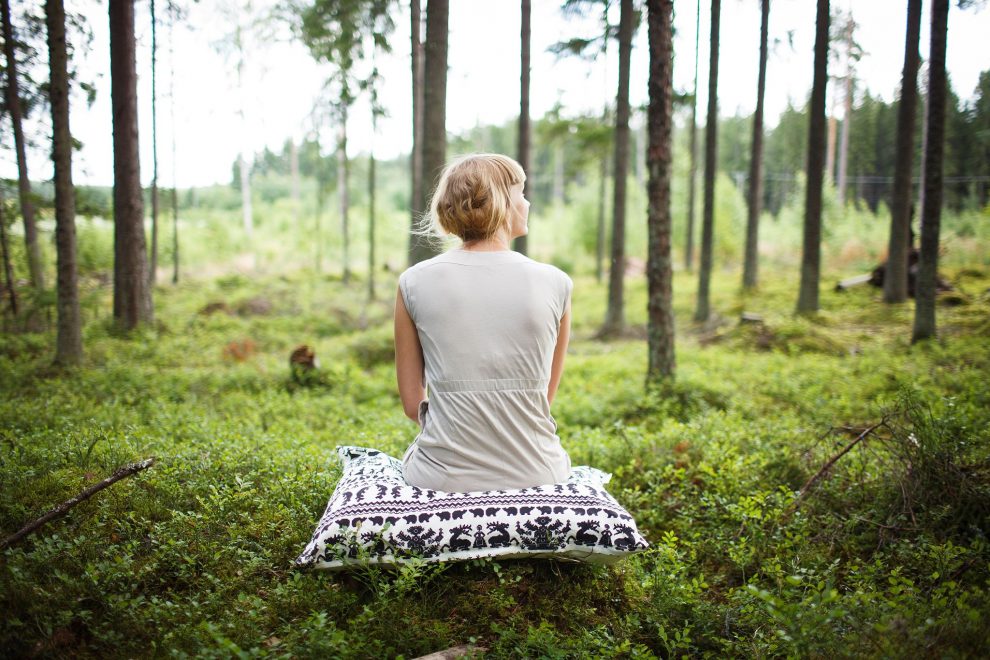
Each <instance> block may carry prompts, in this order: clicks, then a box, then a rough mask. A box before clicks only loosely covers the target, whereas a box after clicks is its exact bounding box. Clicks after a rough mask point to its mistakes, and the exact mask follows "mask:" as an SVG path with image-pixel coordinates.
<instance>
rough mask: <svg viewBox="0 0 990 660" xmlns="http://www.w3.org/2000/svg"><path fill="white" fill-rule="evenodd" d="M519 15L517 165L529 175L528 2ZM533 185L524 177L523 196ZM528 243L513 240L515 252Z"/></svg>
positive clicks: (523, 5) (524, 248) (522, 3)
mask: <svg viewBox="0 0 990 660" xmlns="http://www.w3.org/2000/svg"><path fill="white" fill-rule="evenodd" d="M520 1H521V7H520V14H521V18H522V21H521V27H520V29H519V43H520V47H519V60H520V63H521V66H520V73H519V136H518V137H519V149H518V154H519V164H520V165H522V168H523V171H525V172H526V173H527V175H528V174H529V160H530V158H529V157H530V137H531V135H532V129H531V128H530V123H529V71H530V65H529V43H530V25H529V22H530V15H531V14H532V8H531V7H530V0H520ZM532 188H533V185H532V183H530V181H529V177H528V176H527V177H526V184H525V187H524V189H523V194H524V195H526V196H527V198H528V197H529V195H530V193H531V192H532ZM527 245H528V241H527V240H526V236H525V235H524V236H520V237H518V238H517V239H516V240H515V248H516V251H517V252H521V253H523V254H526V248H527Z"/></svg>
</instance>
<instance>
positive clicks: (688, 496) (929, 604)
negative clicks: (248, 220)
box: [0, 263, 990, 658]
mask: <svg viewBox="0 0 990 660" xmlns="http://www.w3.org/2000/svg"><path fill="white" fill-rule="evenodd" d="M778 273H779V277H774V276H776V275H778ZM946 274H947V275H948V276H949V278H950V279H951V280H952V281H953V282H954V283H956V285H957V288H958V289H961V290H963V291H966V292H967V293H968V294H969V295H971V296H972V299H971V301H970V302H968V303H967V304H965V305H960V306H944V307H940V308H939V314H940V318H941V322H942V323H943V327H944V336H943V337H942V338H941V339H940V340H939V342H937V343H926V344H922V345H916V346H911V345H910V344H909V341H908V337H907V332H908V331H907V328H908V327H909V318H908V317H909V315H910V309H909V308H908V307H899V308H894V309H890V308H887V307H885V306H884V305H883V304H882V303H880V302H879V293H878V292H877V291H876V289H873V288H872V287H861V288H857V289H853V290H852V291H849V292H847V293H845V294H839V293H830V294H825V295H824V297H823V303H824V306H825V309H824V310H823V312H822V313H821V315H820V316H819V317H817V318H816V319H814V320H803V319H800V318H798V319H795V317H793V316H792V314H791V309H790V304H791V297H792V289H793V286H792V285H793V281H792V277H793V275H792V274H790V273H788V272H787V271H786V270H784V269H779V270H777V271H775V272H772V273H771V274H770V278H771V280H770V281H774V282H776V283H775V284H773V285H769V286H767V287H766V289H765V290H763V291H761V292H760V295H759V296H758V297H750V298H744V297H741V296H740V295H739V294H738V293H737V292H736V291H735V278H731V281H730V278H728V277H725V276H720V277H717V278H716V280H715V292H716V295H715V304H716V306H717V308H718V309H720V310H724V312H723V313H724V315H725V316H724V318H723V319H722V323H721V324H719V325H718V326H717V327H713V328H712V329H705V330H701V329H699V328H697V327H694V326H692V324H690V323H688V322H686V321H681V323H680V324H679V326H678V338H679V344H678V346H679V356H678V357H679V361H678V366H679V374H678V381H677V384H676V386H673V387H672V388H669V389H661V390H658V391H656V392H653V393H644V391H643V388H642V384H643V379H644V377H645V357H646V347H645V343H644V342H643V341H642V340H635V339H629V340H620V341H615V342H610V343H602V342H599V341H596V340H593V339H592V338H591V337H590V336H591V335H592V334H593V333H594V330H595V326H596V325H597V323H598V322H599V320H600V318H601V314H602V312H603V311H604V310H603V306H602V301H603V294H604V291H603V288H602V287H601V286H598V285H596V284H595V283H594V281H593V279H591V278H588V277H584V278H579V279H578V280H577V281H576V283H575V284H576V286H575V299H574V310H575V326H574V333H575V339H574V340H573V341H572V344H571V350H570V354H569V356H568V366H567V372H566V374H565V377H564V381H563V384H562V387H561V390H560V395H559V399H558V401H557V402H556V403H555V407H554V414H555V417H556V418H557V420H558V422H559V424H560V436H561V439H562V441H563V443H564V444H565V446H566V447H567V448H568V451H569V452H570V453H571V456H572V457H573V460H574V461H575V462H576V463H581V464H591V465H596V466H598V467H600V468H602V469H604V470H607V471H609V472H611V473H612V474H613V475H614V476H613V481H612V485H611V488H612V492H613V493H614V494H615V496H616V497H617V498H618V499H619V500H620V501H621V502H623V503H624V505H625V506H627V507H628V508H629V510H630V512H631V513H633V514H634V515H635V516H636V518H637V520H638V521H639V524H640V528H641V530H642V531H643V533H644V535H645V536H646V537H647V538H648V539H649V540H650V542H651V543H652V544H653V547H652V548H651V549H650V550H649V551H648V552H646V553H643V554H641V555H638V556H636V557H634V558H632V559H629V560H627V561H625V562H624V563H622V564H619V565H618V566H616V567H610V568H605V567H595V566H584V565H573V564H567V563H556V564H555V563H549V562H545V561H543V562H540V561H514V562H513V561H507V562H503V563H497V562H492V561H482V560H477V561H475V562H470V563H468V564H467V565H461V564H440V565H436V564H433V565H426V564H424V565H422V566H406V567H403V568H402V569H401V570H400V571H398V572H392V571H388V570H386V569H380V568H374V567H371V568H368V569H365V570H357V571H353V572H351V573H349V574H348V576H347V577H341V576H339V575H337V574H325V573H303V572H300V571H297V570H295V569H293V568H292V565H291V564H292V560H293V559H294V557H295V556H296V555H297V554H298V553H299V551H300V549H301V547H302V545H303V544H304V543H305V542H306V541H307V540H308V537H309V534H310V532H311V529H312V526H313V524H314V523H315V521H316V519H317V517H318V516H319V514H320V512H321V510H322V507H323V506H324V505H325V503H326V499H327V497H328V496H329V493H330V491H331V490H332V488H333V485H334V482H335V479H336V477H337V475H338V474H339V467H338V465H337V462H336V458H335V456H334V452H333V448H334V446H335V445H337V444H342V443H345V444H346V443H353V444H359V445H368V446H374V447H376V448H378V449H381V450H383V451H387V452H390V453H393V455H395V454H401V452H402V450H403V449H404V447H405V446H406V445H407V444H408V442H409V441H410V439H411V438H412V436H413V435H414V433H415V424H413V423H412V422H410V421H409V420H406V419H405V418H404V417H403V415H402V410H401V406H400V405H399V402H398V396H397V394H396V390H395V381H394V368H393V366H392V363H391V355H392V353H391V328H390V318H391V310H390V307H389V305H388V304H386V302H385V299H383V300H382V301H381V302H379V303H377V304H372V305H366V304H365V302H364V301H363V296H362V294H361V293H360V292H359V291H360V288H359V287H358V288H354V287H351V288H345V287H343V286H342V285H341V284H340V282H339V281H338V280H336V278H333V279H329V278H326V277H320V278H317V277H313V276H311V275H305V276H304V275H301V274H300V275H296V276H285V277H276V276H270V277H265V278H252V279H248V278H245V277H243V276H237V275H229V276H226V277H220V278H216V279H211V280H205V281H189V282H187V283H184V284H180V285H179V286H178V287H168V288H163V289H162V290H161V291H159V292H158V305H159V309H160V310H161V311H160V319H161V321H160V322H159V326H158V327H157V328H156V329H154V330H148V331H145V332H144V333H143V334H142V335H140V336H139V338H137V339H134V338H121V337H118V336H115V335H114V333H113V332H111V331H110V330H109V329H108V327H107V325H106V323H104V322H100V321H94V322H93V323H91V324H88V325H87V328H86V342H87V346H88V347H89V351H88V353H89V357H88V358H87V363H86V364H85V365H84V366H83V367H82V368H80V369H78V370H76V371H74V372H73V373H72V374H71V375H65V374H60V375H57V377H56V374H54V373H52V372H51V370H50V369H49V368H48V366H47V364H48V358H47V350H48V349H47V347H48V346H49V345H50V341H51V338H50V336H46V335H4V336H3V340H2V352H0V356H2V357H0V366H2V378H0V382H2V383H3V385H2V389H3V393H2V397H0V400H2V403H0V420H2V424H0V426H2V428H3V429H4V431H3V442H4V450H3V453H4V457H5V458H4V461H3V466H2V476H0V479H2V483H3V491H4V498H3V505H2V507H3V509H2V520H3V525H2V526H3V528H4V529H5V530H11V531H12V530H14V529H15V528H17V527H19V526H20V524H21V523H23V522H24V521H26V520H29V519H32V518H34V517H35V516H37V515H40V514H41V513H42V512H43V511H45V510H47V508H49V507H50V506H51V505H53V504H55V503H57V502H61V501H63V500H65V499H67V498H68V497H71V496H72V495H74V494H75V493H76V492H78V491H80V490H82V489H83V488H85V487H86V486H87V485H90V484H92V483H93V482H94V481H96V480H99V479H102V478H103V477H104V476H107V475H109V474H110V473H111V472H112V471H113V470H114V469H116V468H117V467H118V466H120V465H123V464H126V463H129V462H131V461H135V460H140V459H143V458H147V457H151V456H154V457H155V458H156V460H157V464H156V465H155V466H153V467H152V468H150V469H148V470H147V471H146V472H144V473H142V474H140V475H138V476H135V477H133V478H131V479H128V480H126V481H122V482H120V483H119V484H117V485H115V486H114V487H112V488H110V489H108V490H107V491H105V492H103V493H101V494H98V495H97V496H95V497H93V498H92V499H91V500H89V501H87V502H85V503H83V504H81V505H80V506H79V507H77V508H76V509H75V510H74V511H72V512H71V513H70V514H69V515H68V516H67V517H66V518H65V519H63V520H61V521H57V522H53V523H50V525H49V527H48V528H47V529H43V530H41V531H40V532H38V533H37V534H36V535H35V536H34V537H33V538H32V539H30V540H27V541H25V542H23V543H21V544H20V545H18V546H16V547H14V548H11V549H7V550H5V551H4V555H5V556H4V563H3V571H4V579H3V584H4V587H3V591H4V593H3V602H4V607H5V611H6V614H5V615H4V626H3V639H2V640H0V645H2V646H3V647H4V648H6V649H7V650H8V652H11V653H13V654H15V655H25V654H28V655H33V654H40V655H49V654H54V655H65V654H71V655H92V656H105V655H115V656H135V655H137V656H143V655H156V654H158V653H178V654H181V655H195V656H203V657H228V656H231V655H239V656H246V657H253V656H274V657H279V656H286V657H289V656H312V655H317V654H329V655H331V656H333V657H345V658H346V657H354V658H362V657H397V656H399V655H403V656H405V657H415V656H418V655H421V654H426V653H430V652H433V651H437V650H439V649H445V648H448V647H451V646H455V645H458V644H467V643H474V644H477V645H478V646H482V647H485V648H487V649H488V652H489V653H490V654H492V655H493V656H495V657H652V656H653V655H658V656H669V655H682V654H688V655H704V654H706V653H708V654H712V655H716V656H726V655H732V656H740V657H742V656H745V657H752V656H777V655H794V656H809V655H811V656H814V655H820V654H825V653H837V654H839V655H867V656H898V655H903V654H904V653H907V652H913V651H916V650H918V649H925V651H924V653H925V655H942V656H950V657H952V656H959V657H964V656H968V655H978V654H979V653H980V652H981V649H984V648H986V644H987V641H988V640H987V631H986V627H985V625H984V624H985V620H986V617H985V615H986V612H987V611H988V608H990V601H988V598H990V596H988V592H987V589H988V585H987V562H988V549H987V544H986V540H985V538H984V537H983V532H982V530H984V529H986V524H987V516H988V507H990V505H988V502H990V499H988V497H987V495H988V493H987V490H988V480H987V479H988V477H987V471H988V469H990V467H988V463H987V460H988V458H987V447H988V440H990V438H988V437H987V429H988V428H990V390H988V388H987V385H986V383H987V375H988V373H990V345H988V342H987V341H986V337H987V331H988V323H990V298H988V295H990V294H988V293H987V290H988V288H990V265H988V264H986V263H984V264H983V265H982V266H980V267H978V268H974V267H967V268H955V269H951V270H948V271H947V273H946ZM686 280H687V277H686V275H685V276H682V277H679V278H678V279H677V280H676V281H675V284H678V285H679V284H682V283H683V287H681V288H678V291H683V292H684V293H683V295H679V296H677V297H675V304H676V306H677V309H676V313H677V317H678V318H679V319H685V318H688V317H689V313H690V296H689V294H688V291H690V287H691V285H690V282H689V281H686ZM382 286H383V288H386V289H387V288H388V287H387V284H386V283H384V282H383V283H382ZM301 291H307V292H309V293H308V296H306V297H305V298H301V297H300V296H299V294H300V292H301ZM629 294H630V301H629V302H630V323H631V324H632V325H633V326H635V327H640V328H642V327H643V324H644V323H645V298H646V294H645V287H644V286H643V285H642V282H641V281H636V280H632V279H631V280H630V291H629ZM101 295H103V296H104V297H105V296H106V295H107V293H106V291H105V290H104V291H103V292H102V294H101ZM260 301H267V302H268V303H269V307H268V308H267V309H266V310H264V311H261V308H262V307H264V306H263V305H262V304H261V303H260ZM303 301H305V302H303ZM104 304H105V303H104ZM211 304H212V305H213V306H214V307H217V306H218V304H223V305H224V307H223V308H221V309H220V310H219V311H216V312H214V313H208V311H207V310H208V309H210V306H211ZM252 309H254V310H257V311H251V310H252ZM742 309H748V310H755V311H758V312H760V313H761V314H762V315H763V318H764V322H763V324H762V325H755V326H749V325H740V324H739V322H738V318H737V317H738V312H739V311H740V310H742ZM227 310H229V311H227ZM300 341H306V342H309V343H310V345H311V346H313V347H314V348H315V351H316V353H317V355H318V357H319V358H320V361H321V363H322V364H323V365H324V366H323V368H322V372H321V373H322V376H321V380H320V382H318V383H314V384H312V385H310V386H307V387H300V386H297V385H295V384H294V383H293V382H292V380H291V378H290V372H289V365H288V359H287V358H288V353H289V352H290V351H291V349H292V348H293V347H294V346H295V345H296V343H298V342H300ZM881 422H885V425H884V426H882V427H880V428H877V429H875V430H874V431H873V432H872V433H870V434H869V435H868V436H867V437H866V438H864V440H863V441H862V442H861V444H860V445H859V446H858V447H855V448H853V449H851V450H850V451H849V453H848V454H846V455H845V456H843V457H842V458H840V459H839V460H838V461H836V463H835V465H834V466H833V468H832V469H831V470H830V471H828V472H827V473H826V474H824V475H822V477H821V478H820V479H819V480H818V482H817V483H815V484H814V486H813V487H811V488H810V489H809V490H808V492H807V493H806V494H805V495H804V497H803V498H801V501H800V503H799V504H798V505H796V503H797V500H796V496H797V493H798V492H799V491H800V490H801V488H802V486H803V485H804V484H805V483H806V482H807V481H808V480H809V479H810V478H811V477H812V476H813V475H815V473H816V472H818V470H819V469H820V468H821V467H822V466H823V465H824V464H825V463H826V461H828V460H829V459H830V458H831V457H833V456H834V455H835V454H837V453H838V452H839V451H840V450H841V449H842V448H843V447H844V446H846V445H848V444H849V443H850V442H851V441H853V440H854V439H855V438H856V437H857V435H858V434H860V433H862V432H863V431H864V430H865V429H866V428H867V427H870V426H872V425H874V424H878V423H881Z"/></svg>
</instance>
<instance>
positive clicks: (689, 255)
mask: <svg viewBox="0 0 990 660" xmlns="http://www.w3.org/2000/svg"><path fill="white" fill-rule="evenodd" d="M700 43H701V0H697V2H696V3H695V9H694V87H693V88H692V89H693V91H692V92H691V134H690V137H689V138H688V145H689V146H688V150H689V151H690V152H691V154H690V159H691V165H690V167H689V168H688V212H687V231H686V237H685V242H684V267H685V268H686V269H687V270H688V272H690V271H691V268H692V267H693V266H694V209H695V207H696V206H697V204H696V203H695V200H694V193H695V190H696V189H697V188H698V45H699V44H700Z"/></svg>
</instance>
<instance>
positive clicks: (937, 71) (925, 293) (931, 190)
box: [911, 0, 949, 343]
mask: <svg viewBox="0 0 990 660" xmlns="http://www.w3.org/2000/svg"><path fill="white" fill-rule="evenodd" d="M931 6H932V14H931V28H930V35H931V37H930V38H931V45H930V47H929V54H928V103H929V106H928V120H927V125H926V126H925V133H926V135H927V141H926V146H925V179H924V184H923V185H924V187H925V203H924V207H923V208H922V209H921V253H920V256H919V259H918V279H917V281H916V283H915V287H914V302H915V305H914V330H913V332H912V335H911V342H912V343H913V342H917V341H921V340H922V339H928V338H931V337H934V336H935V282H936V279H937V277H936V276H937V273H938V242H939V229H940V225H941V220H942V167H943V163H942V156H943V154H944V147H945V101H946V80H945V49H946V42H947V41H948V30H949V0H932V5H931Z"/></svg>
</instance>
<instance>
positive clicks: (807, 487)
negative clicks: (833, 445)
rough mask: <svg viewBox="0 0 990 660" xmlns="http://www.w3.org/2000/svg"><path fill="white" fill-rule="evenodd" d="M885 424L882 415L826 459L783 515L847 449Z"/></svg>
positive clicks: (792, 509) (799, 501)
mask: <svg viewBox="0 0 990 660" xmlns="http://www.w3.org/2000/svg"><path fill="white" fill-rule="evenodd" d="M886 424H887V418H886V417H884V418H883V419H881V420H880V421H879V422H877V423H876V424H874V425H873V426H868V427H867V428H866V429H865V430H864V431H863V432H862V433H860V434H859V435H858V436H856V439H855V440H853V441H852V442H850V443H849V444H848V445H846V446H845V447H843V448H842V451H840V452H839V453H838V454H836V455H835V456H833V457H832V458H830V459H828V462H827V463H825V465H823V466H822V469H820V470H819V471H818V472H816V473H815V474H814V475H813V476H812V477H811V478H810V479H808V481H807V482H805V484H804V486H802V487H801V490H800V491H799V492H798V496H797V498H795V500H794V502H793V504H791V506H790V507H789V508H788V510H787V513H785V514H784V515H785V517H787V516H790V514H792V513H794V511H795V510H796V509H797V508H798V506H799V505H800V504H801V501H802V500H803V499H804V496H805V495H807V494H808V491H810V490H811V487H812V486H814V485H815V484H816V483H818V480H819V479H821V478H822V477H824V476H825V474H826V473H827V472H828V471H829V470H830V469H831V468H832V466H833V465H835V462H836V461H838V460H839V459H840V458H842V457H843V456H845V455H846V454H848V453H849V450H851V449H852V448H853V447H855V446H856V445H858V444H859V443H860V442H862V441H863V440H864V439H865V438H866V436H868V435H870V434H871V433H873V432H874V431H875V430H877V429H878V428H880V427H881V426H885V425H886Z"/></svg>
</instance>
